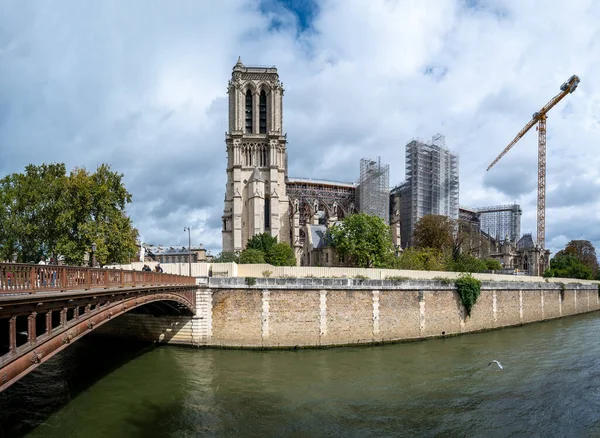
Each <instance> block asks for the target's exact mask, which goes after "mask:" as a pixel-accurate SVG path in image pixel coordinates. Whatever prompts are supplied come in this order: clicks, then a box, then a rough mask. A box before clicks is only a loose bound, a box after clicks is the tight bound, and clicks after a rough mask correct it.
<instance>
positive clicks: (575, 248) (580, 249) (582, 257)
mask: <svg viewBox="0 0 600 438" xmlns="http://www.w3.org/2000/svg"><path fill="white" fill-rule="evenodd" d="M564 254H568V255H572V256H574V257H575V258H577V260H579V261H580V262H581V263H583V264H584V265H585V266H587V267H588V268H589V270H590V271H592V275H593V276H594V277H596V276H597V275H598V272H599V269H598V268H599V267H598V258H597V257H596V249H595V248H594V245H592V243H591V242H590V241H589V240H571V241H570V242H569V243H567V246H565V249H563V250H560V251H559V252H557V253H556V256H558V255H564ZM556 256H555V257H556Z"/></svg>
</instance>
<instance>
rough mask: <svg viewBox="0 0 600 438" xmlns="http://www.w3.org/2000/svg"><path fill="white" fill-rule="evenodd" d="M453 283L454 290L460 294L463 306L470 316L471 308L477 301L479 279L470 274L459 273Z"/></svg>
mask: <svg viewBox="0 0 600 438" xmlns="http://www.w3.org/2000/svg"><path fill="white" fill-rule="evenodd" d="M454 284H455V285H456V292H457V293H458V295H459V296H460V299H461V301H462V303H463V306H465V310H466V312H467V316H471V309H472V308H473V306H474V305H475V303H476V302H477V298H478V297H479V293H480V291H481V281H479V280H477V279H476V278H473V276H472V275H471V274H461V275H460V277H459V278H458V279H457V280H456V281H455V282H454Z"/></svg>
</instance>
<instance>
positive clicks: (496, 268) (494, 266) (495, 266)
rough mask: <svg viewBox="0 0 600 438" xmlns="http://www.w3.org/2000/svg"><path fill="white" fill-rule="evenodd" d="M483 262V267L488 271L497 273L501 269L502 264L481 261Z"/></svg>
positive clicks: (488, 260) (494, 261)
mask: <svg viewBox="0 0 600 438" xmlns="http://www.w3.org/2000/svg"><path fill="white" fill-rule="evenodd" d="M483 261H484V262H485V265H486V266H485V267H486V268H487V270H488V271H499V270H500V269H502V264H501V263H500V262H499V261H498V260H495V259H483Z"/></svg>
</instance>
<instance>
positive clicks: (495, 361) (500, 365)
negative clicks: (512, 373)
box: [488, 360, 504, 370]
mask: <svg viewBox="0 0 600 438" xmlns="http://www.w3.org/2000/svg"><path fill="white" fill-rule="evenodd" d="M493 363H497V364H498V366H499V367H500V369H501V370H503V369H504V367H503V366H502V364H501V363H500V362H498V361H497V360H493V361H491V362H490V363H488V367H489V366H490V365H491V364H493Z"/></svg>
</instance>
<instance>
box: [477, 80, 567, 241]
mask: <svg viewBox="0 0 600 438" xmlns="http://www.w3.org/2000/svg"><path fill="white" fill-rule="evenodd" d="M577 85H579V77H578V76H577V75H573V76H571V77H570V78H569V80H567V82H565V83H564V84H562V85H561V86H560V93H558V94H557V95H556V96H554V97H553V98H552V99H551V100H550V102H548V103H547V104H546V105H544V107H543V108H542V109H541V110H539V111H538V112H536V113H533V117H532V118H531V120H530V121H529V123H527V125H525V127H524V128H523V129H521V131H519V133H518V134H517V136H516V137H515V139H514V140H513V141H511V142H510V143H509V144H508V146H506V147H505V148H504V150H503V151H502V153H501V154H500V155H498V157H497V158H496V159H495V160H494V161H492V164H490V165H489V166H488V168H487V169H486V171H488V170H490V169H491V168H492V166H494V164H496V163H497V162H498V161H500V158H502V157H503V156H504V155H505V154H506V153H507V152H508V151H509V150H510V148H512V147H513V146H514V145H515V143H516V142H518V141H519V140H520V139H521V137H523V136H524V135H525V134H526V133H527V131H529V130H530V129H531V128H532V127H533V125H535V124H536V123H537V124H538V128H537V129H538V197H537V245H538V247H539V248H540V249H542V250H543V249H545V247H546V117H547V116H546V114H548V111H550V110H551V109H552V107H554V105H556V104H557V103H558V102H560V101H561V100H562V99H563V97H565V96H566V95H567V94H570V93H572V92H573V91H575V89H576V88H577Z"/></svg>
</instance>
